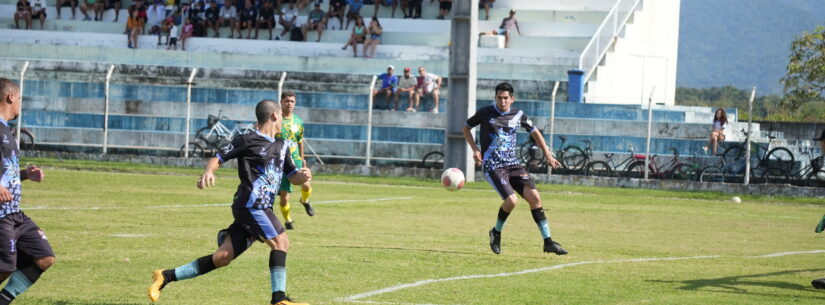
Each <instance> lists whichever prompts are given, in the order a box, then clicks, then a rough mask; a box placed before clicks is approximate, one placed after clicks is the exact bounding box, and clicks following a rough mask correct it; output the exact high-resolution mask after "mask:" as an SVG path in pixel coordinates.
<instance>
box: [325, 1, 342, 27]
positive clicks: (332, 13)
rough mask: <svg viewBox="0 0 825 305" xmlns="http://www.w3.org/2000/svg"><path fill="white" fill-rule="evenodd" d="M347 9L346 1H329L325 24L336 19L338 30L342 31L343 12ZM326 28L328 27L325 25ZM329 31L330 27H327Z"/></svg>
mask: <svg viewBox="0 0 825 305" xmlns="http://www.w3.org/2000/svg"><path fill="white" fill-rule="evenodd" d="M346 9H347V0H330V1H329V12H328V13H327V22H328V21H329V20H330V19H332V18H333V17H334V18H338V29H339V30H341V29H344V12H345V11H346ZM327 26H328V25H327ZM328 28H330V29H331V27H328Z"/></svg>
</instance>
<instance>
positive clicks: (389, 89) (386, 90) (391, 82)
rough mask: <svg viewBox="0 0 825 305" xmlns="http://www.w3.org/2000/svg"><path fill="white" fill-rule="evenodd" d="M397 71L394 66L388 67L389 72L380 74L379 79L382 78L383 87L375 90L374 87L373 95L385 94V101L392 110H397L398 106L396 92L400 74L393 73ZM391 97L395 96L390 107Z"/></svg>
mask: <svg viewBox="0 0 825 305" xmlns="http://www.w3.org/2000/svg"><path fill="white" fill-rule="evenodd" d="M393 71H395V68H394V67H393V66H389V67H387V73H381V75H378V79H380V80H381V89H378V90H375V89H373V91H372V95H373V96H375V95H381V94H383V95H384V101H386V105H387V109H388V110H391V111H395V110H396V109H397V108H398V94H395V91H396V90H398V76H396V75H392V72H393ZM390 98H393V101H394V105H395V106H393V107H392V108H390Z"/></svg>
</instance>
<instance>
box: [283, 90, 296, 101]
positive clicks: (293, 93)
mask: <svg viewBox="0 0 825 305" xmlns="http://www.w3.org/2000/svg"><path fill="white" fill-rule="evenodd" d="M290 96H295V92H292V90H287V91H284V92H282V93H281V99H285V98H287V97H290Z"/></svg>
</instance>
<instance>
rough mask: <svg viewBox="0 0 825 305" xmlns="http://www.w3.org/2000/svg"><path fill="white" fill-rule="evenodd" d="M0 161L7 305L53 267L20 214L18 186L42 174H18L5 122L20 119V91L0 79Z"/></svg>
mask: <svg viewBox="0 0 825 305" xmlns="http://www.w3.org/2000/svg"><path fill="white" fill-rule="evenodd" d="M0 98H2V99H3V100H2V101H0V135H2V137H3V139H2V142H0V157H2V158H3V176H2V177H0V282H3V281H5V280H6V279H9V281H8V283H6V287H5V288H3V290H2V291H0V304H3V305H5V304H11V302H12V301H14V299H15V298H17V297H18V296H20V294H21V293H23V292H25V291H26V289H29V287H31V286H32V285H34V283H35V282H36V281H37V279H38V278H40V275H41V274H43V272H45V271H46V270H47V269H49V267H51V266H52V265H53V264H54V252H53V251H52V247H51V245H49V241H48V240H47V239H46V234H45V233H43V230H41V229H40V228H39V227H37V225H36V224H35V223H34V221H32V220H31V218H29V217H28V216H26V214H24V213H23V212H22V211H20V195H21V193H22V188H21V184H20V182H21V181H23V180H26V179H28V180H31V181H35V182H40V181H43V171H42V170H40V169H39V168H37V167H36V166H33V165H30V166H27V167H26V169H24V170H20V166H19V164H20V163H19V161H18V159H17V157H18V156H19V155H20V154H19V152H20V151H19V150H18V147H17V140H15V137H14V132H13V131H12V130H11V128H9V123H8V122H9V121H10V120H15V119H17V118H18V116H19V115H20V105H21V104H20V103H21V102H22V97H21V96H20V87H18V86H17V85H16V84H15V83H14V82H12V81H11V80H9V79H7V78H0Z"/></svg>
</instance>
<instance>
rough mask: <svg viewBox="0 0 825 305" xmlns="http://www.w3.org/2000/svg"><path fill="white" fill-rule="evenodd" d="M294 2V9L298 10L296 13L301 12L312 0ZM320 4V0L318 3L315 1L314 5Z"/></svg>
mask: <svg viewBox="0 0 825 305" xmlns="http://www.w3.org/2000/svg"><path fill="white" fill-rule="evenodd" d="M294 1H295V8H297V9H298V11H301V10H303V9H304V7H306V6H307V4H309V2H310V1H312V0H294ZM320 2H321V0H318V1H316V2H315V3H318V4H321V3H320Z"/></svg>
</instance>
